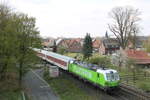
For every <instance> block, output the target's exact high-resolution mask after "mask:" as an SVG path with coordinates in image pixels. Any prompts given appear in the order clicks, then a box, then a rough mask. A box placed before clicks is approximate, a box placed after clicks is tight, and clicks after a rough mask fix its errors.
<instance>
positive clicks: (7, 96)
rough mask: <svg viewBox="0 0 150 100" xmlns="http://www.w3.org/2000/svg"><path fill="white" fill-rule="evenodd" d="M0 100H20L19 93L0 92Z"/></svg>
mask: <svg viewBox="0 0 150 100" xmlns="http://www.w3.org/2000/svg"><path fill="white" fill-rule="evenodd" d="M0 100H22V94H21V92H20V91H15V92H14V91H5V92H4V91H3V92H0Z"/></svg>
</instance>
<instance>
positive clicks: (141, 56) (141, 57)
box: [125, 49, 150, 66]
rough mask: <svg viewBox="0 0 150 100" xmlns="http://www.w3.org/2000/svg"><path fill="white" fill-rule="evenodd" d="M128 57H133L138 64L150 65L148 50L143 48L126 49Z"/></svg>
mask: <svg viewBox="0 0 150 100" xmlns="http://www.w3.org/2000/svg"><path fill="white" fill-rule="evenodd" d="M125 53H126V55H127V57H128V58H130V59H133V60H134V61H135V63H136V64H138V65H144V66H150V56H149V55H148V53H147V52H145V51H141V50H134V49H132V50H131V49H128V50H125Z"/></svg>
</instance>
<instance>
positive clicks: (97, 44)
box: [93, 39, 101, 48]
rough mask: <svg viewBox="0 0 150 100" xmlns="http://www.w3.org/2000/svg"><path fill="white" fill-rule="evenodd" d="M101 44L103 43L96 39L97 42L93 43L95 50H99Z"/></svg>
mask: <svg viewBox="0 0 150 100" xmlns="http://www.w3.org/2000/svg"><path fill="white" fill-rule="evenodd" d="M100 44H101V41H100V40H98V39H95V40H94V41H93V47H94V48H99V47H100Z"/></svg>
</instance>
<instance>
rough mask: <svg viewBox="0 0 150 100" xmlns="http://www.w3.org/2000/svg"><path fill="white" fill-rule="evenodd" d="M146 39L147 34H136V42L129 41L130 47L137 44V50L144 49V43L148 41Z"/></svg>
mask: <svg viewBox="0 0 150 100" xmlns="http://www.w3.org/2000/svg"><path fill="white" fill-rule="evenodd" d="M146 41H148V37H147V36H136V38H135V41H134V42H133V41H132V42H131V41H129V45H128V48H129V49H133V48H134V46H135V49H136V50H143V49H144V47H143V43H144V42H146ZM133 43H135V44H133Z"/></svg>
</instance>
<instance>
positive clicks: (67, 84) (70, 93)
mask: <svg viewBox="0 0 150 100" xmlns="http://www.w3.org/2000/svg"><path fill="white" fill-rule="evenodd" d="M47 75H48V74H47ZM44 76H46V75H44ZM45 79H46V80H47V81H48V83H49V84H50V86H51V87H52V89H53V90H54V91H55V92H56V94H58V96H59V97H60V98H61V100H93V97H92V96H90V95H89V94H87V93H86V92H85V91H84V90H83V89H81V88H80V87H78V85H77V84H75V83H74V82H73V81H72V79H70V78H68V77H67V76H65V75H64V74H62V75H60V76H59V77H57V78H48V77H47V76H46V77H45Z"/></svg>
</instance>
